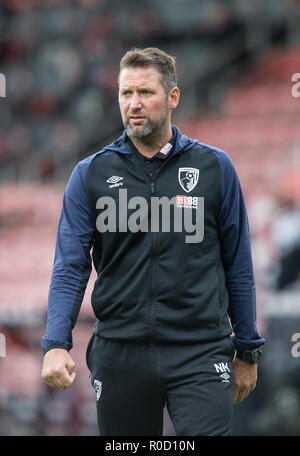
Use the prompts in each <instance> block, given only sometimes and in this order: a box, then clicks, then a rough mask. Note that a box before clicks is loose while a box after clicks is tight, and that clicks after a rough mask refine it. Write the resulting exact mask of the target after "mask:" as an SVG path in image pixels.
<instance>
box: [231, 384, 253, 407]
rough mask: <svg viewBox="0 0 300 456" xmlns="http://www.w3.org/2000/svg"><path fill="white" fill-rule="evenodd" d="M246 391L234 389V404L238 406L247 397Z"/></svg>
mask: <svg viewBox="0 0 300 456" xmlns="http://www.w3.org/2000/svg"><path fill="white" fill-rule="evenodd" d="M248 394H249V393H248V390H247V389H245V388H236V390H235V393H234V399H233V402H234V404H239V403H240V402H242V401H243V400H244V399H245V398H246V397H247V396H248Z"/></svg>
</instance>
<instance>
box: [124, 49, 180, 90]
mask: <svg viewBox="0 0 300 456" xmlns="http://www.w3.org/2000/svg"><path fill="white" fill-rule="evenodd" d="M151 65H153V66H155V67H156V68H157V69H158V71H159V72H160V73H161V75H162V78H161V83H162V85H163V87H164V89H165V91H166V93H169V92H170V90H171V89H173V87H177V74H176V58H175V57H172V56H171V55H169V54H167V53H166V52H164V51H162V50H161V49H158V48H154V47H148V48H144V49H141V48H133V49H131V50H129V51H127V52H126V54H124V56H123V57H122V59H121V61H120V72H119V77H118V82H120V74H121V71H122V70H123V69H124V68H128V67H147V66H151Z"/></svg>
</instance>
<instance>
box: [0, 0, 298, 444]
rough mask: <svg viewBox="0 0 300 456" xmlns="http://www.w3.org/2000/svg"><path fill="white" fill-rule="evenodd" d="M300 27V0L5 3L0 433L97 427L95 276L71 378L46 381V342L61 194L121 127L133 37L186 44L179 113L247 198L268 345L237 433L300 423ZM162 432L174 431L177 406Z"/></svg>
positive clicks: (0, 7)
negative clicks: (65, 384)
mask: <svg viewBox="0 0 300 456" xmlns="http://www.w3.org/2000/svg"><path fill="white" fill-rule="evenodd" d="M299 24H300V1H297V0H265V1H264V2H261V1H260V0H251V2H250V1H247V0H231V1H229V0H228V1H225V0H222V1H217V0H202V1H200V0H168V1H165V2H163V1H160V0H139V1H134V0H132V1H125V0H114V1H108V0H101V1H100V0H98V1H96V0H77V1H67V0H65V1H62V0H61V1H60V0H43V1H38V0H26V1H24V0H10V1H5V0H3V1H2V2H1V4H0V61H1V66H0V71H1V73H3V74H4V75H5V79H6V90H5V95H6V96H5V97H2V98H1V99H0V255H1V262H0V333H2V334H4V335H5V339H6V356H5V357H4V356H2V357H0V435H13V436H17V435H96V434H97V428H96V410H95V399H94V393H93V391H92V389H91V387H90V381H89V372H88V370H87V367H86V365H85V349H86V345H87V342H88V339H89V337H90V333H91V330H92V327H93V322H94V319H93V315H92V313H91V308H90V305H89V296H90V293H91V289H92V282H93V278H94V275H93V276H92V278H91V280H90V282H89V286H88V289H87V292H86V297H85V300H84V303H83V305H82V310H81V313H80V316H79V319H78V323H77V325H76V328H75V330H74V332H73V337H74V348H73V350H72V352H71V353H72V356H73V358H74V360H75V362H76V364H77V378H76V381H75V383H74V385H73V386H72V388H70V390H67V391H64V392H62V391H56V390H52V389H50V388H48V387H47V385H46V384H45V383H44V382H43V381H42V380H41V378H40V371H41V365H42V356H41V350H40V340H41V336H42V335H43V334H44V332H45V321H46V309H47V294H48V286H49V280H50V274H51V268H52V263H53V256H54V247H55V235H56V227H57V223H58V218H59V213H60V209H61V199H62V193H63V190H64V187H65V185H66V183H67V180H68V178H69V175H70V173H71V170H72V169H73V167H74V165H75V164H76V163H77V162H78V161H79V160H80V159H82V158H84V157H86V156H87V155H90V154H92V153H94V152H96V151H97V150H99V149H100V148H101V146H103V145H104V144H107V143H108V142H109V141H111V140H112V139H114V138H115V137H116V136H118V135H119V134H120V133H121V131H122V130H123V128H122V124H121V118H120V114H119V109H118V105H117V84H116V77H117V74H118V65H119V61H120V58H121V56H122V55H123V54H124V52H125V51H126V50H128V49H129V48H131V47H132V46H140V47H145V46H159V47H161V48H162V49H164V50H166V51H167V52H169V53H171V54H172V55H174V56H176V58H177V65H178V75H179V86H180V88H181V91H182V97H181V103H180V106H179V108H178V109H177V110H176V112H175V115H174V117H173V122H174V123H175V124H177V125H178V126H179V127H180V129H181V130H182V131H183V132H184V133H185V134H187V135H189V136H192V137H195V138H197V139H199V140H200V141H202V142H206V143H210V144H213V145H215V146H218V147H220V148H222V149H225V150H226V151H227V153H229V155H230V156H231V157H232V159H233V161H234V163H235V166H236V169H237V171H238V173H239V176H240V180H241V184H242V188H243V191H244V194H245V199H246V203H247V207H248V214H249V221H250V228H251V233H252V240H253V257H254V265H255V273H256V281H257V312H258V316H257V317H258V326H259V329H260V331H261V332H262V333H263V335H264V336H265V337H266V338H267V343H266V345H265V347H264V354H263V358H262V361H261V363H260V364H259V383H258V385H257V388H256V390H255V392H253V393H252V394H251V396H250V397H249V398H248V399H247V400H245V401H244V402H243V403H241V404H239V405H237V406H236V407H235V424H234V435H299V434H300V421H299V413H300V366H299V358H298V357H296V356H295V355H297V354H298V353H297V350H296V348H295V346H294V351H292V348H293V343H294V342H295V341H294V342H292V337H293V334H295V333H300V279H299V278H300V253H299V252H300V212H299V200H300V98H298V97H297V96H292V93H293V92H292V88H293V86H294V85H295V82H292V79H291V78H292V75H293V74H295V73H300V27H299ZM299 77H300V76H299ZM294 94H295V92H294ZM2 95H3V94H2ZM296 95H297V93H296ZM299 95H300V90H299ZM294 337H296V336H294ZM299 337H300V334H299ZM299 352H300V350H299ZM3 354H4V353H3V349H2V355H3ZM293 355H294V356H293ZM164 434H165V435H173V434H174V429H173V427H172V424H171V422H170V420H169V417H168V414H167V412H166V414H165V425H164Z"/></svg>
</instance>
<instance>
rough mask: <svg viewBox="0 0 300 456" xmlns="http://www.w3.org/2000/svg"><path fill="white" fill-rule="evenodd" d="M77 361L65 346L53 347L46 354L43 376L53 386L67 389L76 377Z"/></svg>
mask: <svg viewBox="0 0 300 456" xmlns="http://www.w3.org/2000/svg"><path fill="white" fill-rule="evenodd" d="M74 368H75V363H74V361H73V360H72V358H71V356H70V355H69V353H68V351H67V350H65V349H64V348H52V349H51V350H49V351H47V353H46V354H45V356H44V363H43V369H42V378H43V379H44V380H45V382H46V383H47V384H48V385H49V386H51V387H52V388H58V389H60V390H65V389H67V388H69V387H70V386H71V385H72V384H73V382H74V380H75V377H76V372H73V370H74Z"/></svg>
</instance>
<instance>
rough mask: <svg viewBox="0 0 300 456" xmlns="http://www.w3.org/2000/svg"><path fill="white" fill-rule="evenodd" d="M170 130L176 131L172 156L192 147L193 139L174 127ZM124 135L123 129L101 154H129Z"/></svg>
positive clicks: (125, 133) (125, 132) (125, 131)
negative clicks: (106, 152)
mask: <svg viewBox="0 0 300 456" xmlns="http://www.w3.org/2000/svg"><path fill="white" fill-rule="evenodd" d="M172 128H174V129H175V130H176V140H175V144H174V150H173V154H177V153H180V152H181V151H182V149H185V148H186V147H187V146H193V145H194V144H195V143H196V142H197V141H195V140H194V139H190V138H188V137H187V136H185V135H183V134H182V133H181V131H180V130H179V128H178V127H176V126H175V125H172ZM126 135H127V130H126V129H125V130H124V131H123V133H122V135H121V136H120V137H119V138H118V139H116V140H115V141H113V142H112V143H111V144H109V145H107V146H105V147H104V148H103V152H104V151H106V150H113V151H115V152H118V153H120V154H131V153H132V152H131V150H129V149H128V146H127V144H126V141H125V140H126Z"/></svg>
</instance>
